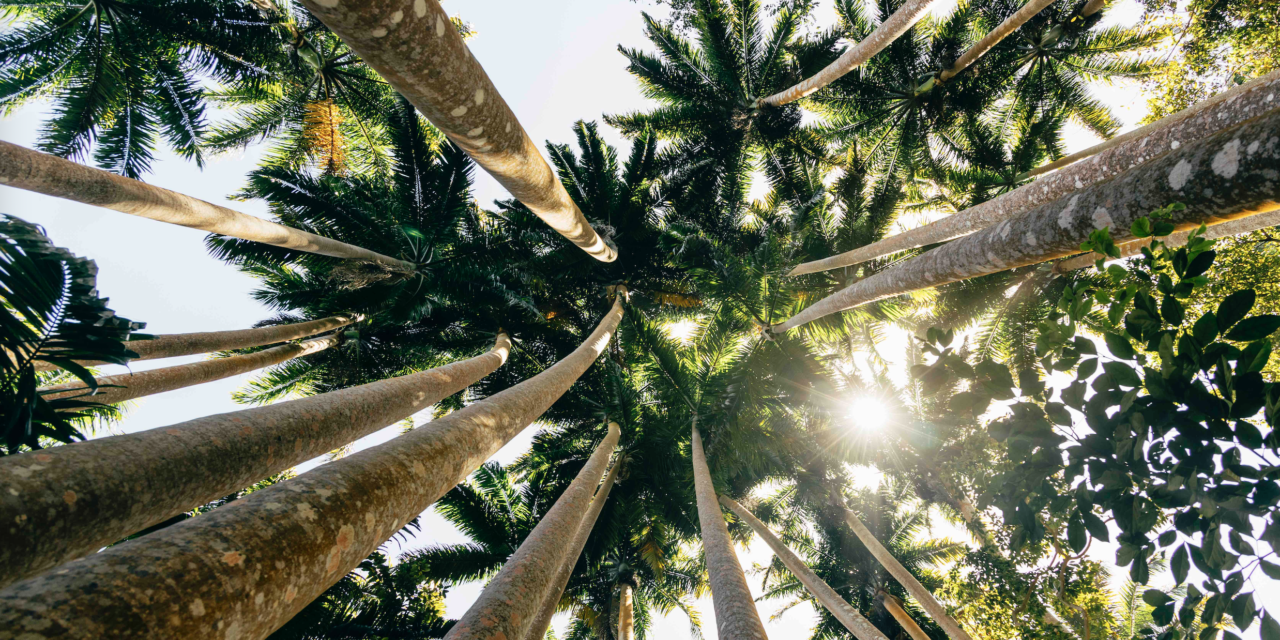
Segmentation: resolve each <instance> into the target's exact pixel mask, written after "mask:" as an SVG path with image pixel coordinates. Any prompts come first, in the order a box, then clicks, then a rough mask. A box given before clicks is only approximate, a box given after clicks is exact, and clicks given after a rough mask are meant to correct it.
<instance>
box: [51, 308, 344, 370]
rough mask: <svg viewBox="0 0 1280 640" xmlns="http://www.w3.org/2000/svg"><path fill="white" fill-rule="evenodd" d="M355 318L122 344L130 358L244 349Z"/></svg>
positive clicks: (88, 362)
mask: <svg viewBox="0 0 1280 640" xmlns="http://www.w3.org/2000/svg"><path fill="white" fill-rule="evenodd" d="M356 319H357V318H356V317H347V316H332V317H328V318H321V319H319V320H310V321H307V322H295V323H293V324H280V325H276V326H274V327H260V328H257V329H240V330H237V331H205V332H201V333H173V334H169V335H159V336H156V337H155V338H152V339H151V340H131V341H129V344H127V345H126V346H127V347H128V348H129V350H130V351H132V352H134V353H136V354H138V357H136V358H133V359H132V360H130V362H138V361H140V360H158V359H160V358H176V357H178V356H189V355H194V354H197V353H211V352H214V351H230V350H232V349H248V348H250V347H261V346H262V345H266V344H275V343H277V342H287V341H289V340H297V339H298V338H305V337H307V336H313V335H315V334H317V333H323V332H325V331H330V330H332V329H337V328H340V327H345V326H347V325H349V324H351V323H352V322H355V321H356ZM76 362H79V363H80V364H82V365H84V366H94V365H101V364H107V363H106V362H102V361H100V360H77V361H76ZM57 368H58V367H56V366H54V365H52V364H49V363H47V362H39V363H36V371H52V370H54V369H57Z"/></svg>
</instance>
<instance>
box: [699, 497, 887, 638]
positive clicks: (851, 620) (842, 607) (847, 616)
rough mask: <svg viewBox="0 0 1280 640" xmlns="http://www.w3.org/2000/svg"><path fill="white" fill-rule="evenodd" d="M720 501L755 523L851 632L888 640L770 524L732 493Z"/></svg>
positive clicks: (818, 597)
mask: <svg viewBox="0 0 1280 640" xmlns="http://www.w3.org/2000/svg"><path fill="white" fill-rule="evenodd" d="M720 503H721V504H723V505H724V506H726V507H728V508H729V510H731V511H733V512H734V513H736V514H738V517H739V518H742V519H743V520H745V521H746V522H747V524H749V525H751V528H752V529H754V530H755V532H756V534H757V535H759V536H760V537H761V538H763V539H764V541H765V543H766V544H768V545H769V548H770V549H773V553H774V555H777V556H778V559H779V560H781V561H782V564H784V565H786V567H787V569H789V570H791V573H792V575H794V576H795V577H796V579H797V580H799V581H800V584H803V585H804V587H805V588H806V589H808V590H809V593H811V594H813V597H814V599H815V600H817V601H818V602H820V603H822V606H824V607H826V609H827V611H829V612H831V615H832V617H834V618H835V619H836V620H839V621H840V624H842V625H844V628H846V629H848V630H849V633H852V634H853V636H854V637H855V638H858V640H888V638H886V637H885V635H884V634H883V633H881V632H880V630H879V629H877V628H875V625H873V624H871V621H869V620H867V619H866V618H864V617H862V614H861V613H858V610H857V609H854V608H853V606H852V605H850V604H849V603H848V602H846V601H845V599H844V598H841V597H840V594H838V593H836V592H835V589H832V588H831V587H830V586H829V585H828V584H827V583H826V582H824V581H823V580H822V578H819V577H818V574H816V573H814V572H813V570H812V569H810V568H809V567H808V566H806V565H805V563H804V561H802V560H801V559H800V558H798V557H796V554H795V553H792V551H791V549H788V548H787V546H786V545H784V544H782V541H781V540H778V537H777V536H775V535H773V532H772V531H770V530H769V527H767V526H765V524H764V523H763V522H760V520H759V519H758V518H756V517H755V515H753V514H752V513H751V512H750V511H748V510H747V509H746V508H745V507H743V506H742V505H740V504H738V503H737V502H735V501H734V500H732V499H730V498H729V497H728V496H724V495H722V496H720Z"/></svg>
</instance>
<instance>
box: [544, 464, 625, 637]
mask: <svg viewBox="0 0 1280 640" xmlns="http://www.w3.org/2000/svg"><path fill="white" fill-rule="evenodd" d="M621 467H622V460H621V459H619V460H617V461H615V462H614V463H613V467H612V468H610V469H609V475H607V476H605V478H604V483H603V484H601V485H600V488H599V489H598V490H596V495H595V497H594V498H592V499H591V506H590V507H589V508H588V509H587V514H586V515H585V516H583V518H582V524H581V525H579V526H578V531H577V532H576V533H574V534H573V542H572V543H570V545H569V555H567V556H565V559H564V562H562V563H561V564H560V568H559V570H558V571H557V573H556V576H555V578H553V579H552V582H551V584H552V589H551V590H550V591H548V592H547V594H546V595H545V596H543V598H542V604H541V605H540V606H539V607H538V614H537V616H536V617H535V618H534V621H533V624H532V625H530V627H529V632H528V633H527V634H525V636H524V637H525V638H526V640H542V639H543V638H545V637H546V636H547V629H548V628H549V627H550V626H551V618H552V617H554V616H555V614H556V608H557V607H559V605H560V597H561V596H563V595H564V588H565V586H567V585H568V584H569V578H570V577H571V576H572V575H573V567H574V566H575V565H577V564H578V556H581V555H582V550H583V548H585V547H586V546H587V538H589V537H591V530H592V529H593V528H594V527H595V525H596V520H597V519H598V518H599V517H600V511H601V510H603V509H604V504H605V502H606V501H608V500H609V491H611V490H612V489H613V483H614V481H615V480H616V479H617V477H618V469H620V468H621Z"/></svg>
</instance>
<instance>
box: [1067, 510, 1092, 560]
mask: <svg viewBox="0 0 1280 640" xmlns="http://www.w3.org/2000/svg"><path fill="white" fill-rule="evenodd" d="M1088 543H1089V534H1088V531H1087V530H1085V528H1084V521H1083V520H1081V519H1080V518H1072V519H1071V521H1070V522H1068V523H1067V544H1069V545H1071V550H1072V551H1074V552H1076V553H1080V552H1082V551H1084V547H1085V545H1086V544H1088Z"/></svg>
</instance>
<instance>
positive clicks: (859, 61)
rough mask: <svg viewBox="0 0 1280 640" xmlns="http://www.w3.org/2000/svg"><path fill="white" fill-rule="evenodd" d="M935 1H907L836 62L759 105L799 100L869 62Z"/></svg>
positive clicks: (776, 104) (777, 104) (760, 102)
mask: <svg viewBox="0 0 1280 640" xmlns="http://www.w3.org/2000/svg"><path fill="white" fill-rule="evenodd" d="M931 4H933V0H907V2H906V3H905V4H903V5H902V6H901V7H898V10H897V11H895V12H893V15H891V16H889V19H888V20H885V21H884V22H882V23H880V26H878V27H876V29H875V31H872V32H871V35H869V36H867V37H866V38H863V39H862V41H860V42H858V44H856V45H854V46H852V47H849V49H848V50H847V51H845V52H844V53H842V54H841V55H840V57H839V58H837V59H836V61H835V62H832V63H831V64H829V65H827V66H826V67H824V68H823V69H822V70H821V71H819V72H818V73H815V74H813V75H812V76H810V77H808V78H805V79H804V80H803V81H801V82H799V83H798V84H796V85H794V86H792V87H789V88H787V89H785V90H783V91H779V92H778V93H775V94H773V95H771V96H769V97H767V98H761V99H759V100H758V101H757V102H756V105H757V106H759V105H762V104H767V105H771V106H775V107H780V106H782V105H784V104H787V103H790V102H795V101H796V100H799V99H801V98H803V97H805V96H807V95H809V94H811V93H813V92H815V91H818V90H819V89H821V88H823V87H825V86H827V85H829V84H831V83H832V82H835V81H836V80H839V79H840V78H841V77H842V76H844V75H845V74H847V73H849V72H850V71H853V70H854V69H857V68H858V67H860V66H862V65H864V64H866V62H867V61H868V60H870V59H871V57H872V56H874V55H876V54H877V53H880V51H882V50H883V49H884V48H885V47H887V46H889V45H890V44H892V43H893V41H894V40H897V39H898V38H899V37H900V36H901V35H902V34H904V33H906V32H907V30H908V29H910V28H911V27H912V26H914V25H915V23H916V22H918V21H919V20H920V18H923V17H924V14H925V11H926V10H927V9H928V8H929V5H931Z"/></svg>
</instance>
